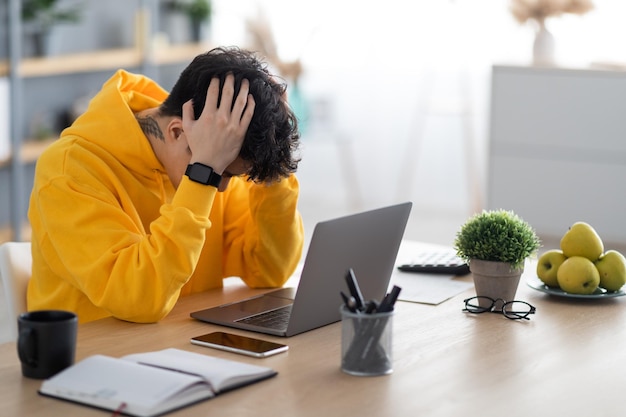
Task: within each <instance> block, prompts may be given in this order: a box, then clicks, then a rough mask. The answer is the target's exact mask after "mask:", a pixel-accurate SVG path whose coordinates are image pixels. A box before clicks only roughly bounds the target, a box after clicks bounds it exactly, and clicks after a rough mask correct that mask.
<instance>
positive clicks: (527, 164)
mask: <svg viewBox="0 0 626 417" xmlns="http://www.w3.org/2000/svg"><path fill="white" fill-rule="evenodd" d="M490 136H491V137H490V143H489V168H488V178H489V180H488V185H487V207H488V208H489V209H496V208H504V209H507V210H513V211H515V212H516V213H517V214H519V215H520V216H521V217H522V218H524V219H525V220H526V221H528V222H529V223H530V224H531V225H532V226H533V227H534V228H535V229H536V230H537V233H538V234H539V235H540V236H542V237H544V238H545V237H552V238H554V237H557V238H558V237H560V236H562V235H563V233H564V232H565V231H566V230H567V228H568V227H569V226H570V225H571V224H572V223H574V222H576V221H586V222H587V223H589V224H591V225H592V226H594V227H595V228H596V230H597V231H598V233H599V234H600V236H601V237H602V238H603V239H604V240H605V241H606V242H613V243H623V242H626V72H624V71H604V70H589V69H585V70H583V69H563V68H533V67H513V66H495V67H494V68H493V75H492V92H491V135H490Z"/></svg>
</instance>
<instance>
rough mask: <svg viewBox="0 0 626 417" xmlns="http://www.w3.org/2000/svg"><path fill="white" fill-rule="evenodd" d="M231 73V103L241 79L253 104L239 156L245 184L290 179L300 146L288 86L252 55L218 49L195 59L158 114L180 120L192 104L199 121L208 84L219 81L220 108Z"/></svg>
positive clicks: (296, 162)
mask: <svg viewBox="0 0 626 417" xmlns="http://www.w3.org/2000/svg"><path fill="white" fill-rule="evenodd" d="M229 73H231V74H233V75H234V76H235V97H236V96H237V94H238V92H239V88H240V87H241V81H242V80H243V79H244V78H245V79H247V80H248V81H249V82H250V94H252V96H253V97H254V101H255V108H254V115H253V116H252V121H251V122H250V126H249V127H248V131H247V132H246V136H245V138H244V141H243V145H242V147H241V151H240V152H239V156H241V158H242V159H244V160H245V161H246V162H248V163H250V165H251V168H250V171H249V172H248V179H249V180H251V181H257V182H266V181H267V182H271V181H275V180H279V179H280V178H284V177H287V176H289V174H291V173H293V172H295V171H296V170H297V168H298V162H300V159H299V157H297V156H296V155H295V153H296V151H297V150H298V147H299V143H300V133H299V131H298V122H297V119H296V116H295V114H294V113H293V111H292V110H291V108H290V107H289V104H288V103H287V102H286V100H285V98H284V95H285V91H286V89H287V86H286V84H283V83H279V82H278V81H277V80H276V79H275V78H274V77H273V76H272V74H270V72H269V71H268V69H267V64H265V63H264V62H263V61H261V60H260V59H259V58H258V57H257V56H256V55H255V53H253V52H250V51H246V50H243V49H240V48H237V47H219V48H215V49H212V50H210V51H208V52H206V53H204V54H201V55H198V56H197V57H196V58H194V60H193V61H192V62H191V63H190V64H189V66H187V68H185V69H184V70H183V72H182V73H181V74H180V77H179V78H178V81H176V84H175V85H174V87H173V88H172V91H171V92H170V94H169V96H168V97H167V98H166V99H165V101H164V102H163V103H162V104H161V106H160V108H159V112H160V113H161V114H162V115H164V116H178V117H182V107H183V104H184V103H185V102H187V101H189V100H190V99H192V100H193V107H194V116H195V118H196V119H197V118H198V117H200V114H202V110H203V109H204V104H205V100H206V95H207V89H208V87H209V83H210V81H211V79H212V78H215V77H217V78H219V79H220V96H219V97H218V102H219V101H220V100H221V88H222V86H223V85H224V80H225V78H226V75H227V74H229ZM233 103H234V98H233Z"/></svg>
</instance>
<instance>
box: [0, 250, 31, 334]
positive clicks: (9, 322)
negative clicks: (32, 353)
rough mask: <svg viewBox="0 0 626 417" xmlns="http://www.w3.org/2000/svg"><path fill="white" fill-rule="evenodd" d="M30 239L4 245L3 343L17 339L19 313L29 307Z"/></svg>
mask: <svg viewBox="0 0 626 417" xmlns="http://www.w3.org/2000/svg"><path fill="white" fill-rule="evenodd" d="M30 246H31V245H30V242H5V243H3V244H1V245H0V280H1V283H2V286H1V287H0V299H1V300H4V302H3V303H2V304H4V305H3V306H0V343H3V342H7V341H15V340H17V317H18V316H19V315H20V314H21V313H23V312H25V311H26V288H27V286H28V280H29V279H30V276H31V274H32V255H31V251H30Z"/></svg>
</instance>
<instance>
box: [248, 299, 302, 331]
mask: <svg viewBox="0 0 626 417" xmlns="http://www.w3.org/2000/svg"><path fill="white" fill-rule="evenodd" d="M290 316H291V305H288V306H285V307H281V308H277V309H276V310H271V311H266V312H263V313H260V314H256V315H254V316H250V317H245V318H243V319H239V320H237V323H245V324H252V325H254V326H260V327H266V328H269V329H276V330H282V329H286V328H287V324H288V323H289V317H290Z"/></svg>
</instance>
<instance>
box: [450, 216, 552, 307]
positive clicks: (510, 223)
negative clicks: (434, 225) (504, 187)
mask: <svg viewBox="0 0 626 417" xmlns="http://www.w3.org/2000/svg"><path fill="white" fill-rule="evenodd" d="M539 247H540V240H539V238H538V237H537V235H536V233H535V231H534V230H533V228H532V227H531V226H530V225H529V224H528V223H526V222H525V221H524V220H523V219H522V218H520V217H519V216H518V215H516V214H515V213H513V212H512V211H506V210H502V209H500V210H492V211H483V212H482V213H479V214H476V215H474V216H472V217H471V218H470V219H469V220H467V222H466V223H465V224H463V225H462V226H461V228H460V230H459V231H458V232H457V234H456V238H455V240H454V249H455V250H456V252H457V255H458V256H459V257H460V258H462V259H463V260H465V261H466V262H467V263H468V264H469V267H470V271H471V272H472V276H473V279H474V288H475V289H476V295H477V296H485V297H489V298H491V299H493V300H497V299H501V300H504V301H512V300H513V299H514V298H515V293H516V292H517V286H518V284H519V279H520V276H521V275H522V272H524V263H525V261H526V258H528V257H530V256H533V255H536V253H537V250H538V249H539ZM480 301H481V300H479V303H480ZM483 304H486V303H483ZM481 306H482V305H481Z"/></svg>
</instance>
